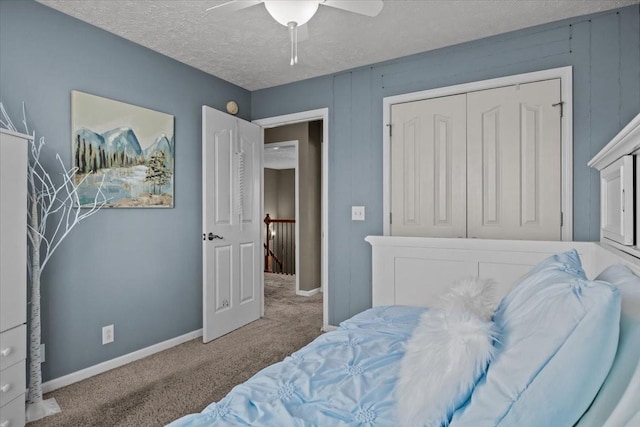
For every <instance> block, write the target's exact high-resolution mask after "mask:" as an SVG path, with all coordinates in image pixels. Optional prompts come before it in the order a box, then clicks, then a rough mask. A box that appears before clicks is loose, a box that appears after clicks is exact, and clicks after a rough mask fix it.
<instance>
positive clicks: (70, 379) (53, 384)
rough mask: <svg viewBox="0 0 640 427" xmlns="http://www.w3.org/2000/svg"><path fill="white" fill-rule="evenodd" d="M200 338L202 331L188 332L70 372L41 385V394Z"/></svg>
mask: <svg viewBox="0 0 640 427" xmlns="http://www.w3.org/2000/svg"><path fill="white" fill-rule="evenodd" d="M201 336H202V329H197V330H195V331H191V332H188V333H186V334H184V335H180V336H179V337H175V338H171V339H168V340H166V341H162V342H159V343H158V344H154V345H151V346H149V347H145V348H142V349H140V350H136V351H134V352H132V353H129V354H125V355H123V356H120V357H116V358H115V359H111V360H107V361H106V362H102V363H98V364H97V365H93V366H89V367H88V368H85V369H81V370H79V371H76V372H72V373H70V374H68V375H65V376H62V377H59V378H55V379H53V380H50V381H47V382H46V383H43V384H42V392H43V393H49V392H50V391H53V390H57V389H59V388H62V387H66V386H68V385H70V384H73V383H77V382H78V381H82V380H86V379H87V378H90V377H93V376H95V375H98V374H101V373H103V372H107V371H110V370H111V369H114V368H117V367H120V366H123V365H126V364H127V363H131V362H134V361H136V360H138V359H142V358H144V357H147V356H151V355H152V354H155V353H158V352H160V351H163V350H167V349H169V348H171V347H175V346H177V345H179V344H182V343H185V342H187V341H190V340H192V339H195V338H198V337H201Z"/></svg>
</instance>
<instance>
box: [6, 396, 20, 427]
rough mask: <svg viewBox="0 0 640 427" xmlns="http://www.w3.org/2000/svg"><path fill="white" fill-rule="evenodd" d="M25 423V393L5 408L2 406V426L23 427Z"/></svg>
mask: <svg viewBox="0 0 640 427" xmlns="http://www.w3.org/2000/svg"><path fill="white" fill-rule="evenodd" d="M24 423H25V403H24V393H23V394H21V395H20V396H18V397H16V398H15V399H13V400H12V401H11V402H9V403H7V404H6V405H4V406H0V426H2V427H23V426H24Z"/></svg>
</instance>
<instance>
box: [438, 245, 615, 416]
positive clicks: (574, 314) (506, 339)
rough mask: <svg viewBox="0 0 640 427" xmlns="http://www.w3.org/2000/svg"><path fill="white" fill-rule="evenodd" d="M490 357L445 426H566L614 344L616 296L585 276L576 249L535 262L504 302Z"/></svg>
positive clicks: (595, 384) (600, 376)
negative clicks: (487, 364) (462, 403)
mask: <svg viewBox="0 0 640 427" xmlns="http://www.w3.org/2000/svg"><path fill="white" fill-rule="evenodd" d="M494 323H495V324H496V326H497V327H498V328H499V330H500V335H499V336H500V338H499V342H498V343H496V356H495V358H494V360H493V362H491V364H490V366H489V369H488V370H487V373H486V375H485V376H484V377H483V378H482V379H480V381H479V382H478V384H477V385H476V388H475V389H474V391H473V394H472V395H471V398H470V399H469V400H468V401H467V402H466V403H465V404H464V405H463V406H462V407H460V408H459V409H458V410H457V411H456V412H455V414H454V416H453V419H452V421H451V424H450V425H451V427H466V426H468V427H477V426H483V427H485V426H486V427H488V426H505V427H506V426H571V425H573V424H575V422H576V421H578V419H579V418H580V416H581V415H582V414H583V413H584V412H585V410H586V409H587V408H588V407H589V405H590V403H591V402H592V401H593V398H594V396H595V395H596V393H597V392H598V389H599V388H600V385H601V384H602V382H603V381H604V379H605V377H606V376H607V373H608V372H609V368H610V367H611V363H612V361H613V358H614V355H615V352H616V346H617V344H618V329H619V325H620V294H619V292H618V290H617V289H616V288H615V287H613V286H611V285H609V284H608V283H605V282H591V281H588V280H587V279H586V276H585V274H584V270H583V269H582V266H581V264H580V258H579V256H578V253H577V252H576V251H575V250H572V251H568V252H565V253H563V254H559V255H554V256H552V257H550V258H547V259H546V260H544V261H542V262H541V263H540V264H538V265H537V266H536V267H534V268H533V269H532V270H531V272H530V273H529V274H527V275H526V276H525V277H524V279H522V281H521V282H520V283H519V284H518V285H517V286H516V287H514V289H513V290H512V291H511V292H510V293H509V294H508V295H507V296H506V297H505V298H504V299H503V300H502V302H501V303H500V305H499V307H498V309H497V310H496V313H495V315H494Z"/></svg>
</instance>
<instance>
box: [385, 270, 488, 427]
mask: <svg viewBox="0 0 640 427" xmlns="http://www.w3.org/2000/svg"><path fill="white" fill-rule="evenodd" d="M496 305H497V301H496V300H495V297H494V294H493V281H491V280H481V279H479V278H472V279H465V280H461V281H459V282H457V283H456V284H455V285H454V286H453V287H452V288H451V289H450V290H449V291H448V292H447V293H446V294H444V295H443V296H442V297H440V299H439V300H437V301H434V303H433V304H432V305H431V307H430V308H429V309H428V310H427V311H426V312H425V313H424V314H423V315H422V317H421V318H420V324H419V325H418V326H417V327H416V329H415V330H414V332H413V335H412V336H411V338H410V339H409V341H408V342H407V345H406V353H405V355H404V358H403V359H402V361H401V365H400V378H399V379H398V384H397V389H396V398H397V401H398V406H397V408H398V413H397V415H398V420H399V421H400V425H401V426H403V427H424V426H428V427H432V426H435V427H439V426H441V425H447V423H448V422H449V418H450V417H451V415H452V414H453V412H454V411H455V410H456V409H457V408H458V407H459V406H460V405H462V404H463V403H464V402H465V401H466V400H467V399H468V398H469V395H470V394H471V392H472V391H473V387H474V386H475V383H476V382H477V381H478V379H479V378H480V377H481V376H482V374H483V373H484V372H485V371H486V369H487V366H488V364H489V362H490V361H491V359H492V358H493V348H494V347H493V342H494V340H496V337H497V330H496V327H495V325H494V324H493V322H491V317H492V315H493V312H494V310H495V307H496Z"/></svg>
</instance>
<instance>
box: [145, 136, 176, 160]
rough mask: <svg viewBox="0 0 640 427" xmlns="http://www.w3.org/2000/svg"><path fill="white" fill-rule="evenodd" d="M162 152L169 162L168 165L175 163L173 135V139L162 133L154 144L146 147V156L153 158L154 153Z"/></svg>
mask: <svg viewBox="0 0 640 427" xmlns="http://www.w3.org/2000/svg"><path fill="white" fill-rule="evenodd" d="M156 152H162V153H164V157H165V159H166V162H167V167H170V166H172V165H173V158H174V155H173V137H172V138H171V140H169V138H167V135H165V134H162V135H160V136H159V137H158V138H157V139H156V140H155V142H154V143H153V144H151V145H150V146H148V147H147V148H145V149H144V157H145V158H146V159H151V157H152V156H153V154H154V153H156Z"/></svg>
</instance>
